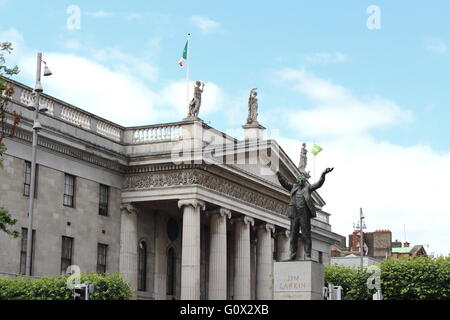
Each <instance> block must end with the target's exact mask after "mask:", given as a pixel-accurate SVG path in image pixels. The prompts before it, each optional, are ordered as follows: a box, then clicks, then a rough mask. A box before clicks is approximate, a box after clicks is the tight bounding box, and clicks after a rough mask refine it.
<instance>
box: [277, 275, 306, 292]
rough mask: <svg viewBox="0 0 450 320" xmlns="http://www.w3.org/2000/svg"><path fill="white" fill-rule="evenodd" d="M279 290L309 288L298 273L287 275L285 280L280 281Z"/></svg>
mask: <svg viewBox="0 0 450 320" xmlns="http://www.w3.org/2000/svg"><path fill="white" fill-rule="evenodd" d="M279 289H280V290H292V289H297V290H299V289H310V286H309V284H308V283H305V282H303V281H301V279H300V276H299V275H288V277H287V279H286V281H284V282H280V288H279Z"/></svg>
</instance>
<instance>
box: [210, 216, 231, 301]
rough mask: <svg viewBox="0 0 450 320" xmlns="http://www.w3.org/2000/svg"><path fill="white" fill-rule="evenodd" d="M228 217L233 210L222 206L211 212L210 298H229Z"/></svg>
mask: <svg viewBox="0 0 450 320" xmlns="http://www.w3.org/2000/svg"><path fill="white" fill-rule="evenodd" d="M227 218H228V219H230V218H231V211H230V210H228V209H224V208H220V209H218V210H214V211H212V212H211V229H210V232H211V238H210V243H209V281H208V299H209V300H226V299H227Z"/></svg>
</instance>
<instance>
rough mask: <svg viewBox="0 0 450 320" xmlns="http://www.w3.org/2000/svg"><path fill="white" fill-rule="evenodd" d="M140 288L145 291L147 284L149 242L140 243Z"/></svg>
mask: <svg viewBox="0 0 450 320" xmlns="http://www.w3.org/2000/svg"><path fill="white" fill-rule="evenodd" d="M138 268H139V270H138V272H139V273H138V290H139V291H145V290H146V284H147V244H146V243H145V241H141V242H140V243H139V266H138Z"/></svg>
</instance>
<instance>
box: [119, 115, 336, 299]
mask: <svg viewBox="0 0 450 320" xmlns="http://www.w3.org/2000/svg"><path fill="white" fill-rule="evenodd" d="M231 142H232V143H231ZM165 144H166V145H165V146H159V148H161V147H164V148H167V149H169V151H170V153H168V152H162V151H163V150H161V149H160V150H158V152H156V153H152V154H150V153H148V152H147V153H144V155H142V154H139V155H137V156H136V157H135V158H134V159H133V162H131V163H130V166H129V167H128V170H127V172H126V176H125V181H124V186H123V189H122V202H123V203H124V206H123V207H124V208H129V207H130V206H132V207H133V208H136V210H135V211H133V212H137V213H133V214H132V215H131V214H129V213H125V214H123V219H124V223H122V229H123V230H122V231H121V234H123V236H121V248H122V247H123V250H122V249H121V259H122V257H123V259H132V258H134V259H136V261H138V260H139V257H138V254H137V249H136V250H134V251H133V250H131V248H132V247H133V246H134V247H135V248H138V247H139V243H138V241H139V240H138V239H139V238H142V237H144V236H145V235H141V234H138V235H137V236H134V237H133V236H130V233H131V232H133V230H138V229H139V224H141V223H142V224H148V223H149V221H152V223H150V224H151V225H152V226H151V227H149V228H147V230H148V231H149V232H153V233H155V235H154V239H156V240H155V241H154V243H153V250H150V251H151V252H152V254H153V255H152V256H150V257H149V258H147V259H152V257H153V259H154V261H153V262H149V263H148V264H150V265H151V264H152V263H153V264H154V269H153V270H151V272H150V273H148V272H147V273H146V277H147V278H148V279H147V281H149V282H151V283H152V288H153V293H149V292H147V293H144V292H141V291H140V290H139V288H138V289H136V297H137V298H142V299H143V298H150V299H188V300H197V299H214V300H220V299H233V300H246V299H272V296H273V293H272V285H273V283H272V281H273V274H272V273H273V262H274V261H281V260H283V259H287V258H288V254H289V231H288V230H289V219H288V218H287V216H286V209H287V204H288V200H289V195H288V194H287V192H285V191H284V190H283V189H282V188H281V186H280V185H279V183H278V181H277V179H276V177H275V176H274V174H273V173H274V170H280V171H281V172H283V174H285V175H286V176H289V177H291V178H292V179H294V177H296V176H297V175H299V174H304V173H303V172H300V171H299V169H298V168H297V167H296V166H295V165H294V164H293V163H292V161H291V160H290V159H289V158H288V157H287V155H286V154H285V153H284V151H283V150H282V149H281V148H279V146H278V145H277V144H276V142H275V141H272V140H264V141H262V140H256V139H246V140H243V141H236V140H235V139H232V138H231V137H229V136H226V135H225V134H223V133H220V132H218V131H217V130H215V129H212V128H210V127H208V126H207V125H205V124H204V123H203V122H201V121H193V122H192V123H191V124H190V128H189V130H187V129H186V130H185V131H184V135H183V138H182V139H180V140H177V141H173V143H169V142H168V141H167V142H166V143H165ZM211 145H213V146H215V147H214V149H213V150H212V151H211V150H209V149H208V148H209V147H211ZM144 146H145V144H143V145H137V146H135V148H136V149H139V148H142V149H144ZM186 146H188V147H189V148H191V149H189V150H190V152H189V154H188V156H186V153H185V152H184V153H183V151H184V150H185V148H186ZM146 147H148V146H146ZM151 147H155V146H151ZM177 148H179V149H177ZM136 149H135V150H134V151H135V152H136V153H138V152H137V151H139V150H136ZM174 150H176V151H175V152H174ZM174 154H175V156H176V157H177V159H176V160H177V161H174ZM262 154H263V155H265V157H264V156H261V155H262ZM255 157H256V158H257V159H255ZM227 159H234V162H233V163H229V161H228V162H227ZM267 159H269V160H272V162H273V159H278V160H279V163H278V168H275V169H274V168H271V167H270V165H268V164H267ZM271 173H272V174H271ZM313 199H314V201H315V203H316V206H317V208H318V217H317V218H316V219H314V221H313V222H312V225H313V228H312V233H313V252H314V253H313V259H316V260H317V261H319V260H321V262H322V263H327V259H329V246H330V245H331V244H332V243H334V242H335V241H336V236H335V234H334V233H333V232H331V227H330V225H329V221H328V217H329V214H328V213H326V212H325V211H323V210H322V209H321V208H322V206H323V205H324V204H325V203H324V201H323V200H322V198H321V197H320V196H319V195H318V194H317V193H314V194H313ZM124 210H125V212H128V211H126V209H124ZM135 215H137V218H136V219H135V218H134V217H135ZM164 216H167V217H169V216H170V217H172V218H171V219H172V221H176V223H177V228H176V229H177V230H178V233H179V234H178V235H177V236H176V237H175V238H174V239H172V240H169V239H168V237H169V235H168V233H169V232H170V231H169V228H170V227H169V226H168V224H167V223H168V219H167V217H166V218H164ZM133 224H134V225H133ZM141 229H142V228H141ZM152 230H153V231H152ZM138 233H140V231H138ZM147 236H151V235H147ZM122 239H123V240H122ZM122 241H123V242H124V243H122ZM130 241H131V242H133V243H132V244H130V243H128V242H130ZM300 241H301V240H300ZM169 247H173V248H175V249H174V252H175V254H176V257H175V259H172V260H171V263H176V265H175V266H170V265H169V264H168V262H167V261H162V260H168V259H169V257H168V256H167V253H168V250H169ZM302 254H303V250H302V245H301V243H300V245H299V254H298V259H302ZM120 267H121V270H120V272H121V273H122V274H124V275H126V277H127V279H128V280H129V281H130V282H136V279H137V276H136V275H135V274H136V273H137V272H138V270H137V269H138V268H137V263H126V262H123V263H122V262H121V264H120ZM169 269H170V270H174V272H173V274H172V273H171V272H170V270H169ZM133 270H134V271H133ZM141 271H142V270H141ZM149 271H150V270H149ZM169 277H172V278H169ZM150 278H152V280H150ZM173 279H175V280H173ZM169 285H172V286H173V287H174V289H173V290H172V289H169V288H168V286H169ZM169 293H171V294H169Z"/></svg>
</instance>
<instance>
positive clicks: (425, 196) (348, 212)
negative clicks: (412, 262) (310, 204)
mask: <svg viewBox="0 0 450 320" xmlns="http://www.w3.org/2000/svg"><path fill="white" fill-rule="evenodd" d="M279 76H280V77H281V78H282V79H284V80H287V81H288V83H289V82H290V84H291V85H292V86H293V88H294V89H296V90H298V92H299V93H301V94H303V95H304V96H306V97H307V98H309V99H310V100H311V101H312V103H313V106H312V108H311V109H310V110H309V111H304V112H297V111H293V110H291V112H292V113H291V114H290V117H292V118H294V120H293V123H291V125H292V126H293V125H294V124H295V123H296V124H297V128H298V131H297V132H298V134H299V137H301V139H305V137H309V138H307V141H309V143H308V145H307V148H308V150H311V146H312V139H313V137H314V138H315V141H314V142H315V143H317V144H319V145H320V146H322V147H323V148H324V150H323V151H322V152H321V153H320V154H319V155H318V156H317V157H316V158H315V168H316V172H315V180H317V179H318V178H319V175H320V173H321V172H322V171H323V170H324V169H325V168H326V167H329V166H334V167H335V170H334V171H333V172H332V173H331V174H330V175H328V176H327V182H326V183H325V185H324V186H323V188H322V189H321V190H320V194H321V195H322V196H323V198H324V199H325V201H326V202H327V205H326V207H325V208H324V209H325V210H326V211H329V212H330V213H331V214H332V216H331V225H332V229H333V230H334V231H335V232H337V233H340V234H342V235H344V236H347V235H348V234H349V233H351V231H352V224H353V222H355V221H357V219H358V215H359V208H360V207H362V208H363V210H364V212H365V215H366V217H367V218H366V224H367V226H368V230H369V231H373V230H375V229H390V230H391V231H392V232H393V239H399V240H401V241H402V240H404V239H403V224H405V225H406V229H407V240H408V241H409V242H411V243H412V244H413V245H414V244H429V245H430V247H429V248H428V249H427V250H428V252H434V253H438V254H449V253H450V250H449V248H448V243H450V239H449V236H448V230H447V229H448V225H450V207H449V206H447V205H443V204H442V199H447V198H448V190H450V152H447V153H444V154H439V153H437V152H436V151H434V150H432V149H431V148H430V147H428V146H426V145H420V144H416V145H411V146H400V145H396V144H393V143H391V142H388V141H378V140H377V139H375V138H374V137H373V136H371V134H370V130H371V129H376V128H380V127H383V126H386V125H400V124H402V123H403V122H404V121H407V120H408V119H410V117H411V114H410V113H409V112H407V111H405V110H402V109H401V108H400V107H398V106H397V105H396V104H395V102H392V101H389V100H386V99H383V98H379V97H378V98H374V99H370V100H368V101H362V100H361V99H359V98H357V97H355V96H354V95H352V94H351V93H350V92H349V90H347V89H346V88H344V87H342V86H339V85H335V84H332V83H330V82H329V81H326V80H324V79H321V78H319V77H317V76H314V75H311V74H307V73H306V72H304V71H303V70H301V71H295V70H285V71H284V72H282V73H280V74H279ZM294 113H295V114H294ZM324 119H325V120H324ZM336 122H344V123H345V125H346V126H349V127H351V128H350V129H347V128H345V125H340V124H336ZM321 125H325V126H327V128H326V129H323V130H322V129H317V128H316V126H321ZM293 128H294V127H293ZM278 140H279V141H280V145H281V146H282V148H283V149H284V150H285V151H286V152H287V153H288V154H289V156H290V157H291V159H293V161H294V163H296V164H297V163H298V160H299V154H300V148H301V141H298V140H297V141H296V140H292V139H286V138H285V139H278ZM313 161H314V159H313V156H312V155H311V153H308V166H307V170H308V171H311V175H313V168H314V164H313Z"/></svg>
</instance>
